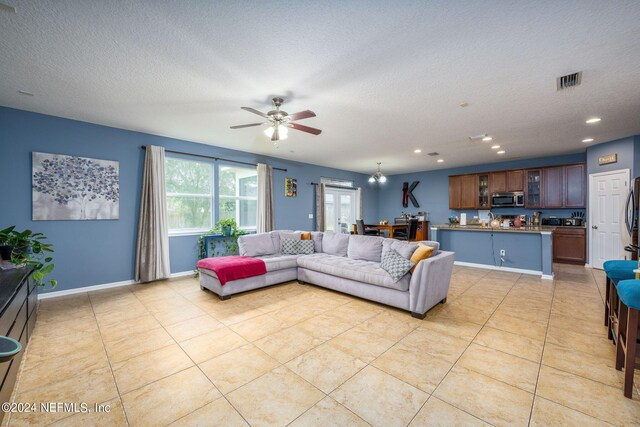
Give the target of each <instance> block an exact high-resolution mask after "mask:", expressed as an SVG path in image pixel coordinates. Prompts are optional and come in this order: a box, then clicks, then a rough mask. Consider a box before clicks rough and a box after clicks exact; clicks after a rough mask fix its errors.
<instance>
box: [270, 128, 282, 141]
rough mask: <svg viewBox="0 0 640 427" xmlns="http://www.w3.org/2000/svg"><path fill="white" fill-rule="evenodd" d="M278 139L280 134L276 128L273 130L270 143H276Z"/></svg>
mask: <svg viewBox="0 0 640 427" xmlns="http://www.w3.org/2000/svg"><path fill="white" fill-rule="evenodd" d="M279 139H280V132H279V131H278V126H276V127H275V128H274V129H273V135H271V141H273V142H276V141H278V140H279Z"/></svg>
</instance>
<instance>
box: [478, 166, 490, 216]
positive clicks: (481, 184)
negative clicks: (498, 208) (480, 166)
mask: <svg viewBox="0 0 640 427" xmlns="http://www.w3.org/2000/svg"><path fill="white" fill-rule="evenodd" d="M476 207H477V208H478V209H490V208H491V195H490V193H489V174H488V173H481V174H478V203H477V206H476Z"/></svg>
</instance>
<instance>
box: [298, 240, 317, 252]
mask: <svg viewBox="0 0 640 427" xmlns="http://www.w3.org/2000/svg"><path fill="white" fill-rule="evenodd" d="M296 243H297V244H298V246H297V251H298V253H299V254H301V255H309V254H312V253H314V250H313V240H298V241H297V242H296Z"/></svg>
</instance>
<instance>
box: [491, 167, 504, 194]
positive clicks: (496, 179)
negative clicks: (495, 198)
mask: <svg viewBox="0 0 640 427" xmlns="http://www.w3.org/2000/svg"><path fill="white" fill-rule="evenodd" d="M489 176H490V178H489V192H490V193H491V194H493V193H505V192H506V191H507V171H499V172H491V174H489Z"/></svg>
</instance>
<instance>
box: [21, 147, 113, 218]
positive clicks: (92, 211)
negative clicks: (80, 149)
mask: <svg viewBox="0 0 640 427" xmlns="http://www.w3.org/2000/svg"><path fill="white" fill-rule="evenodd" d="M119 175H120V165H119V162H114V161H110V160H99V159H89V158H86V157H76V156H66V155H63V154H49V153H37V152H33V153H32V181H31V182H32V196H33V219H34V220H96V219H118V218H119V216H120V182H119V179H120V177H119Z"/></svg>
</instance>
